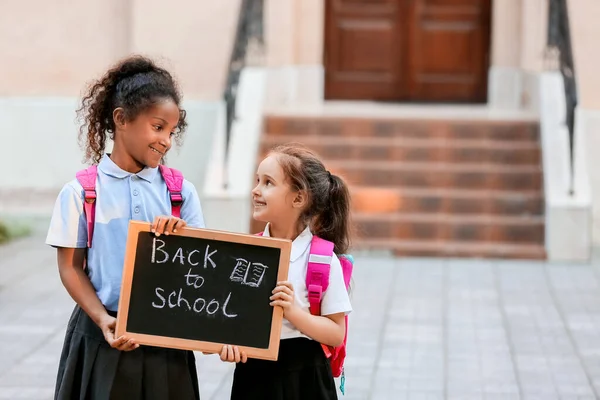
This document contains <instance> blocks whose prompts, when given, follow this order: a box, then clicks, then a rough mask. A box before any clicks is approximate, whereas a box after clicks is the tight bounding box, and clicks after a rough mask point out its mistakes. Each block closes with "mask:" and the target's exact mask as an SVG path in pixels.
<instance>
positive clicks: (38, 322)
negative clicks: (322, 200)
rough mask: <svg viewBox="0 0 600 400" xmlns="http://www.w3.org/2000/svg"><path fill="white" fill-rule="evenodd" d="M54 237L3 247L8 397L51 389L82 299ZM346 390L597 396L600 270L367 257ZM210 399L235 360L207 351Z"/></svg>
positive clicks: (0, 316) (361, 394) (1, 341)
mask: <svg viewBox="0 0 600 400" xmlns="http://www.w3.org/2000/svg"><path fill="white" fill-rule="evenodd" d="M43 239H44V238H43V236H40V235H39V234H36V235H35V236H33V237H30V238H27V239H24V240H20V241H17V242H14V243H11V244H9V245H8V246H0V321H1V322H0V360H1V361H2V362H0V399H36V400H37V399H40V400H43V399H51V398H52V394H53V387H54V379H55V375H56V368H57V363H58V357H59V354H60V350H61V346H62V341H63V337H64V328H65V325H66V322H67V319H68V317H69V314H70V312H71V309H72V307H73V302H72V300H71V299H70V298H69V296H68V295H67V293H66V291H65V290H64V288H63V287H62V285H61V283H60V280H59V277H58V273H57V269H56V262H55V252H54V251H53V250H52V249H50V248H48V247H46V246H44V245H43ZM353 305H354V308H355V311H354V313H353V314H352V316H351V328H350V329H351V331H350V339H349V358H348V360H347V366H346V369H347V382H346V388H347V395H346V396H345V397H344V398H346V399H352V400H355V399H371V400H375V399H378V400H379V399H393V400H404V399H465V400H470V399H473V400H475V399H477V400H479V399H493V400H496V399H498V400H499V399H540V400H554V399H569V400H570V399H596V398H598V394H600V269H599V266H598V265H548V264H544V263H540V262H515V261H511V262H500V261H481V260H442V259H396V260H394V259H389V258H375V257H357V271H356V275H355V278H354V291H353ZM197 359H198V369H199V374H200V389H201V392H202V398H203V399H204V400H209V399H212V400H221V399H228V397H229V387H230V384H231V372H232V365H230V364H224V363H221V362H220V361H219V360H218V358H217V357H216V356H202V355H198V357H197Z"/></svg>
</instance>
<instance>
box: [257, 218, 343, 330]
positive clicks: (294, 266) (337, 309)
mask: <svg viewBox="0 0 600 400" xmlns="http://www.w3.org/2000/svg"><path fill="white" fill-rule="evenodd" d="M263 236H267V237H268V236H270V234H269V225H268V224H267V226H266V227H265V231H264V233H263ZM312 238H313V234H312V233H311V231H310V229H309V228H308V227H307V228H306V229H305V230H304V231H302V233H301V234H300V235H298V237H297V238H296V239H294V241H293V242H292V254H291V256H290V268H289V272H288V281H290V282H291V283H292V285H293V286H294V301H295V303H296V304H297V305H298V306H300V308H302V310H304V311H305V312H307V313H310V310H309V302H308V289H307V288H306V271H307V269H308V254H309V249H310V243H311V241H312ZM351 311H352V305H351V304H350V298H349V296H348V291H347V290H346V285H345V284H344V275H343V274H342V266H341V264H340V260H339V259H338V258H337V256H336V255H335V254H334V255H333V257H332V260H331V268H330V272H329V287H328V288H327V290H326V291H325V292H324V293H323V298H322V300H321V315H332V314H339V313H345V314H349V313H350V312H351ZM298 337H306V338H309V339H312V338H310V337H308V336H306V335H305V334H303V333H302V332H300V331H299V330H298V329H296V327H295V326H294V325H292V324H291V323H290V322H289V321H288V320H286V319H285V318H284V319H283V326H282V329H281V339H292V338H298Z"/></svg>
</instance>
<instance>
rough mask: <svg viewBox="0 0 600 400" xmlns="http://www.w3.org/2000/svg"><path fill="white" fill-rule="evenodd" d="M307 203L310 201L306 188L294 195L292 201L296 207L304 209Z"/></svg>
mask: <svg viewBox="0 0 600 400" xmlns="http://www.w3.org/2000/svg"><path fill="white" fill-rule="evenodd" d="M307 203H308V195H307V193H306V191H305V190H299V191H297V192H296V197H294V200H293V201H292V206H293V207H294V208H299V209H302V208H304V207H306V204H307Z"/></svg>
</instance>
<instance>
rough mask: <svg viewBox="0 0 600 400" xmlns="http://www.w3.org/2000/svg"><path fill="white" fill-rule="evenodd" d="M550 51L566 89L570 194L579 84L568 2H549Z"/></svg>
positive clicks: (573, 189)
mask: <svg viewBox="0 0 600 400" xmlns="http://www.w3.org/2000/svg"><path fill="white" fill-rule="evenodd" d="M548 11H549V12H548V40H547V45H548V50H549V51H550V52H552V53H554V54H556V55H557V57H558V60H557V62H558V70H559V71H560V73H561V75H562V77H563V82H564V89H565V101H566V121H565V125H566V126H567V129H568V131H569V154H570V161H571V163H570V166H571V170H570V173H571V179H570V181H571V182H570V188H569V191H570V194H571V195H573V194H574V191H575V188H574V180H575V179H574V178H575V177H574V165H575V161H574V156H575V152H574V148H575V147H574V143H575V108H576V107H577V83H576V81H575V66H574V62H573V48H572V44H571V31H570V25H569V11H568V6H567V0H549V10H548Z"/></svg>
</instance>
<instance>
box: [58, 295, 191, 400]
mask: <svg viewBox="0 0 600 400" xmlns="http://www.w3.org/2000/svg"><path fill="white" fill-rule="evenodd" d="M113 315H114V313H113ZM54 398H55V400H76V399H79V400H167V399H168V400H188V399H189V400H198V399H200V393H199V389H198V375H197V372H196V364H195V359H194V353H192V352H191V351H183V350H174V349H164V348H159V347H152V346H140V347H139V348H137V349H135V350H133V351H129V352H123V351H119V350H116V349H113V348H111V347H110V346H109V345H108V343H107V342H106V340H105V339H104V336H103V334H102V331H101V330H100V328H98V326H97V325H96V324H95V323H94V322H93V321H92V320H91V319H90V317H89V316H88V315H87V314H86V313H85V312H84V311H83V310H82V309H81V308H80V307H79V306H76V307H75V309H74V310H73V314H72V315H71V319H70V320H69V325H68V327H67V333H66V336H65V343H64V345H63V350H62V354H61V358H60V364H59V368H58V376H57V380H56V390H55V394H54Z"/></svg>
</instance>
